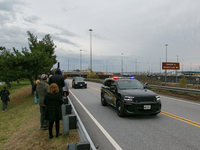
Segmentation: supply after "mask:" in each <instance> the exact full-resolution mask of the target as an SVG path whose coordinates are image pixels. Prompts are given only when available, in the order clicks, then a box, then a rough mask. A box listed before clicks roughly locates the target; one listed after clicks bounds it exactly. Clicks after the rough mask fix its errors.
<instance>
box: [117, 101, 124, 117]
mask: <svg viewBox="0 0 200 150" xmlns="http://www.w3.org/2000/svg"><path fill="white" fill-rule="evenodd" d="M117 115H118V116H119V117H124V116H125V112H124V107H123V106H122V103H121V102H120V101H118V102H117Z"/></svg>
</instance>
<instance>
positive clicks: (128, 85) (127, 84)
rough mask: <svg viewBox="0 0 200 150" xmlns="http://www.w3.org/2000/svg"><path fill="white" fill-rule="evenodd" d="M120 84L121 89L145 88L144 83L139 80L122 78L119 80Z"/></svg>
mask: <svg viewBox="0 0 200 150" xmlns="http://www.w3.org/2000/svg"><path fill="white" fill-rule="evenodd" d="M118 86H119V89H120V90H126V89H143V87H144V86H143V85H142V83H140V82H139V81H137V80H122V81H118Z"/></svg>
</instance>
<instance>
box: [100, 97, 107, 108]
mask: <svg viewBox="0 0 200 150" xmlns="http://www.w3.org/2000/svg"><path fill="white" fill-rule="evenodd" d="M101 105H102V106H106V105H107V102H106V100H105V98H104V97H103V95H101Z"/></svg>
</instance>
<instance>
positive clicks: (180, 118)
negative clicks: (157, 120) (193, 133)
mask: <svg viewBox="0 0 200 150" xmlns="http://www.w3.org/2000/svg"><path fill="white" fill-rule="evenodd" d="M161 114H163V115H165V116H168V117H171V118H174V119H176V120H179V121H182V122H185V123H188V124H191V125H193V126H196V127H199V128H200V123H198V122H195V121H192V120H189V119H186V118H183V117H179V116H176V115H173V114H170V113H168V112H165V111H161Z"/></svg>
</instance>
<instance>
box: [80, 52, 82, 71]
mask: <svg viewBox="0 0 200 150" xmlns="http://www.w3.org/2000/svg"><path fill="white" fill-rule="evenodd" d="M81 52H82V49H80V72H81V70H82V57H81Z"/></svg>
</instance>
